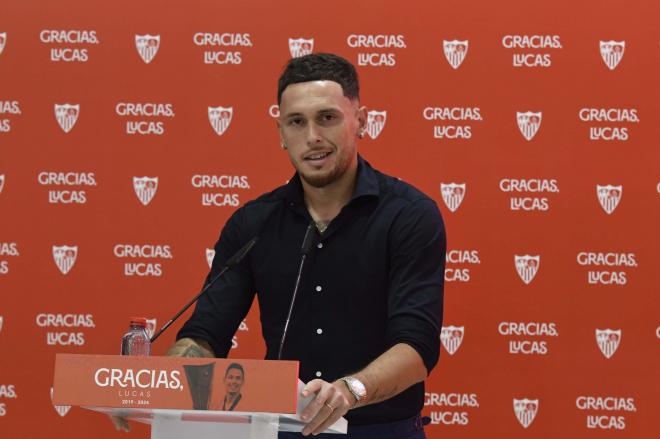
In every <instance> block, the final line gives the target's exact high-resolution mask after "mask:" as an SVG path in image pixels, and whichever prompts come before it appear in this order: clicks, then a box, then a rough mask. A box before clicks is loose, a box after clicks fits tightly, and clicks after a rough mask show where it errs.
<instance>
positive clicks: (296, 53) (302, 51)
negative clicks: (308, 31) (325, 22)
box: [289, 38, 314, 58]
mask: <svg viewBox="0 0 660 439" xmlns="http://www.w3.org/2000/svg"><path fill="white" fill-rule="evenodd" d="M313 50H314V38H310V39H309V40H306V39H304V38H289V52H291V57H292V58H299V57H301V56H305V55H309V54H310V53H312V51H313Z"/></svg>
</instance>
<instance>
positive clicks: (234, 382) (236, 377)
mask: <svg viewBox="0 0 660 439" xmlns="http://www.w3.org/2000/svg"><path fill="white" fill-rule="evenodd" d="M241 386H243V372H241V371H240V370H239V369H229V370H228V371H227V375H226V376H225V387H227V392H228V393H240V391H241Z"/></svg>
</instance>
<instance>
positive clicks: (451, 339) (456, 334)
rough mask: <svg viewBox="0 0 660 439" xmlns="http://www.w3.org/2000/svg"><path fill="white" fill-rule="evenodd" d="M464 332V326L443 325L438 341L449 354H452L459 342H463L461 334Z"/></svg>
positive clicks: (459, 344)
mask: <svg viewBox="0 0 660 439" xmlns="http://www.w3.org/2000/svg"><path fill="white" fill-rule="evenodd" d="M464 334H465V326H443V327H442V331H441V332H440V341H441V342H442V345H443V346H444V347H445V349H447V352H449V355H454V354H455V353H456V351H457V350H458V348H459V347H461V343H463V335H464Z"/></svg>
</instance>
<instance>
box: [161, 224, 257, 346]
mask: <svg viewBox="0 0 660 439" xmlns="http://www.w3.org/2000/svg"><path fill="white" fill-rule="evenodd" d="M258 240H259V237H258V236H255V237H254V238H252V239H250V240H249V241H248V242H247V244H245V245H244V246H243V247H241V248H240V249H239V250H238V251H237V252H236V253H234V255H233V256H232V257H231V258H229V259H228V260H227V263H226V264H225V266H224V268H223V269H222V270H220V273H218V274H217V275H216V276H215V277H214V278H213V279H211V280H210V281H209V283H207V284H206V285H205V286H204V288H202V291H200V292H199V294H197V295H196V296H195V297H193V299H192V300H191V301H190V302H188V304H187V305H186V306H184V307H183V309H181V311H179V312H178V313H176V315H175V316H174V317H172V318H171V319H170V321H169V322H167V323H165V325H164V326H163V327H162V328H160V330H159V331H158V332H157V333H155V334H154V336H153V337H151V340H150V342H151V343H153V342H154V341H156V339H157V338H158V337H160V334H162V333H163V332H164V331H165V330H166V329H167V328H169V327H170V325H171V324H172V323H174V321H175V320H176V319H178V318H179V317H180V316H181V314H183V313H184V312H186V310H187V309H188V308H190V305H192V304H193V303H195V302H197V299H199V298H200V297H201V296H202V294H204V293H205V292H206V291H207V290H208V289H209V288H211V286H212V285H213V284H214V283H215V281H217V280H218V279H220V277H221V276H222V275H223V274H225V272H226V271H227V270H229V269H230V268H231V267H233V266H234V265H237V264H239V263H240V262H241V261H242V260H243V258H244V257H245V256H246V255H247V254H248V253H249V252H250V250H252V247H254V244H256V243H257V241H258Z"/></svg>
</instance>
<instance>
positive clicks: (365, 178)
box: [285, 154, 380, 204]
mask: <svg viewBox="0 0 660 439" xmlns="http://www.w3.org/2000/svg"><path fill="white" fill-rule="evenodd" d="M285 188H286V189H285V191H286V192H285V194H286V195H285V197H286V200H287V202H288V203H294V204H302V203H304V198H303V188H302V183H301V182H300V175H298V173H297V172H296V173H295V174H294V175H293V177H291V179H290V180H289V182H288V183H287V184H286V186H285ZM369 196H375V197H378V196H380V186H379V185H378V177H377V176H376V172H375V171H374V168H372V167H371V165H370V164H369V162H367V161H366V160H364V159H363V158H362V156H361V155H359V154H358V168H357V182H356V183H355V189H353V195H352V196H351V201H353V200H356V199H358V198H362V197H369Z"/></svg>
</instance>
